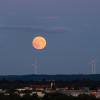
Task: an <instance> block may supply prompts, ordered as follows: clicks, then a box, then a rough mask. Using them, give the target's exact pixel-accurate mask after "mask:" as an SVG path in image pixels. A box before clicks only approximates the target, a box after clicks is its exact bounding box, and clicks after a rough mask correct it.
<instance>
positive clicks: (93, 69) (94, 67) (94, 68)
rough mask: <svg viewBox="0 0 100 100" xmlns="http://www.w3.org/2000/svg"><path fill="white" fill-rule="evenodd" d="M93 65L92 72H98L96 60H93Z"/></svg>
mask: <svg viewBox="0 0 100 100" xmlns="http://www.w3.org/2000/svg"><path fill="white" fill-rule="evenodd" d="M91 67H92V74H96V61H95V60H92V61H91Z"/></svg>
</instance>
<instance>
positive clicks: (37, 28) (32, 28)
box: [0, 25, 72, 34]
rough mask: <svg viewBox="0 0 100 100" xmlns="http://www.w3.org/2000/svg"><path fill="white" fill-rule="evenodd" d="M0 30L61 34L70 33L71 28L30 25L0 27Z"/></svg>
mask: <svg viewBox="0 0 100 100" xmlns="http://www.w3.org/2000/svg"><path fill="white" fill-rule="evenodd" d="M0 30H8V31H11V30H15V31H26V32H47V33H50V34H51V33H61V32H62V33H63V32H71V31H72V28H71V27H67V26H52V27H51V26H50V27H46V26H32V25H9V26H7V25H0Z"/></svg>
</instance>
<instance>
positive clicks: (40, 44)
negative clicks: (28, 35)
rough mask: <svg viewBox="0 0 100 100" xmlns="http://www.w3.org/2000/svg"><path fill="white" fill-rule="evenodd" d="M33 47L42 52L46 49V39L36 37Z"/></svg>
mask: <svg viewBox="0 0 100 100" xmlns="http://www.w3.org/2000/svg"><path fill="white" fill-rule="evenodd" d="M32 46H33V47H34V48H35V49H38V50H42V49H44V48H45V47H46V39H45V38H44V37H43V36H36V37H35V38H34V39H33V40H32Z"/></svg>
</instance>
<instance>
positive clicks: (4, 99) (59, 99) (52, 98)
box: [0, 93, 100, 100]
mask: <svg viewBox="0 0 100 100" xmlns="http://www.w3.org/2000/svg"><path fill="white" fill-rule="evenodd" d="M0 100H100V99H97V98H96V97H94V96H88V95H79V96H78V97H72V96H66V95H62V94H57V93H56V94H46V95H45V96H44V97H43V98H39V97H38V96H37V95H35V94H34V95H32V96H30V95H28V94H26V95H24V96H23V97H20V96H18V95H15V94H13V93H11V94H10V95H9V96H4V95H3V94H0Z"/></svg>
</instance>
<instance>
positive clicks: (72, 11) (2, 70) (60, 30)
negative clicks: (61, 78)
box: [0, 0, 100, 75]
mask: <svg viewBox="0 0 100 100" xmlns="http://www.w3.org/2000/svg"><path fill="white" fill-rule="evenodd" d="M36 35H43V36H45V38H46V39H47V47H46V49H45V50H43V51H36V50H35V49H34V48H32V45H31V41H32V38H34V37H35V36H36ZM92 57H94V58H95V59H97V60H98V62H97V65H96V66H97V68H96V69H97V73H100V1H99V0H0V74H1V75H8V74H32V73H34V68H33V66H32V64H33V63H34V60H33V59H32V58H37V60H38V73H42V74H80V73H91V65H89V62H90V61H91V59H92Z"/></svg>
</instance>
